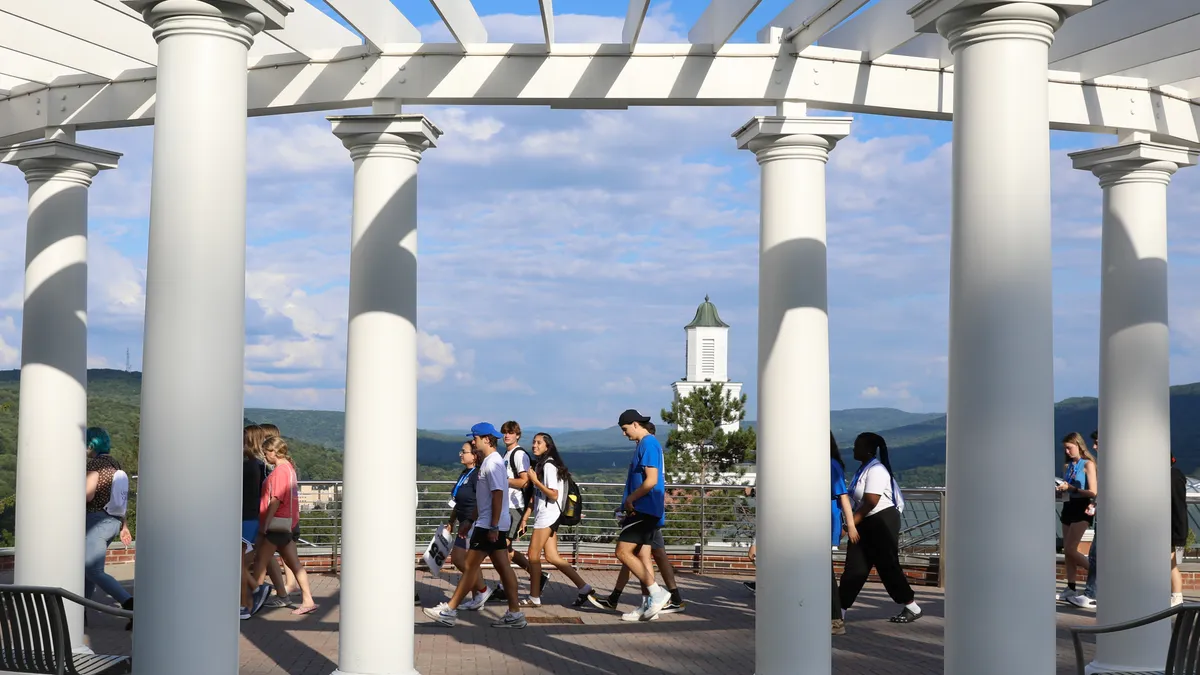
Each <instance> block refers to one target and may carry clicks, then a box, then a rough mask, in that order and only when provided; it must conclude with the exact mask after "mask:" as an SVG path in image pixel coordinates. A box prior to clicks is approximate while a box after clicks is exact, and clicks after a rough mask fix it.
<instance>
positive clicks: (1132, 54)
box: [1053, 0, 1200, 80]
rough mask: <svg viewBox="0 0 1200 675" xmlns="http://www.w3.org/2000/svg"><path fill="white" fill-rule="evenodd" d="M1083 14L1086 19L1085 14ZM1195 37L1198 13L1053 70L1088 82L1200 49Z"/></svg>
mask: <svg viewBox="0 0 1200 675" xmlns="http://www.w3.org/2000/svg"><path fill="white" fill-rule="evenodd" d="M1115 1H1116V0H1109V2H1106V3H1104V5H1101V6H1100V7H1099V8H1097V9H1101V8H1103V7H1107V6H1108V5H1111V4H1113V3H1114V2H1115ZM1151 4H1153V3H1151ZM1084 15H1085V16H1086V13H1085V14H1084ZM1067 23H1068V24H1069V23H1070V22H1067ZM1198 35H1200V13H1197V15H1196V16H1192V17H1190V18H1187V19H1183V20H1182V21H1176V22H1173V23H1170V24H1167V25H1165V26H1163V27H1161V28H1156V29H1154V30H1150V31H1146V32H1143V33H1139V34H1137V35H1134V36H1132V37H1128V38H1125V39H1124V40H1120V41H1118V42H1113V43H1111V44H1108V45H1105V46H1103V47H1100V48H1098V49H1093V50H1091V51H1087V52H1083V53H1082V54H1078V55H1076V56H1073V57H1071V58H1067V59H1061V60H1059V61H1057V62H1055V63H1054V64H1053V67H1054V68H1055V69H1057V70H1067V71H1075V72H1078V73H1079V76H1080V77H1081V78H1082V79H1084V80H1091V79H1094V78H1097V77H1102V76H1104V75H1111V74H1113V73H1120V72H1125V71H1129V70H1132V69H1135V68H1138V67H1140V66H1146V65H1148V64H1153V63H1155V62H1157V61H1163V60H1165V59H1170V58H1173V57H1176V56H1181V55H1183V54H1188V53H1191V52H1194V51H1196V50H1200V39H1197V36H1198Z"/></svg>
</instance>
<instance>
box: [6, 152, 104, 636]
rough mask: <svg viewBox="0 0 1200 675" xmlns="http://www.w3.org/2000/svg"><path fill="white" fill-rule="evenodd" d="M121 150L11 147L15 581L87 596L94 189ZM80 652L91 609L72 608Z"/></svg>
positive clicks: (69, 607) (8, 157)
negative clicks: (16, 176) (22, 195)
mask: <svg viewBox="0 0 1200 675" xmlns="http://www.w3.org/2000/svg"><path fill="white" fill-rule="evenodd" d="M119 157H120V155H119V154H118V153H114V152H107V151H105V150H98V149H96V148H89V147H85V146H81V145H75V144H72V143H67V142H63V141H56V140H46V141H37V142H35V143H29V144H26V145H20V146H15V147H12V148H9V149H7V150H5V151H4V155H3V161H4V162H5V163H8V164H15V165H16V166H17V167H18V168H19V169H21V171H23V172H24V173H25V180H26V182H28V183H29V221H28V230H27V234H26V239H25V307H24V310H23V311H22V314H21V394H20V411H19V413H18V427H17V460H18V461H17V499H18V500H19V504H20V508H18V509H17V521H16V533H15V534H16V539H17V559H16V571H15V572H16V573H15V576H14V580H15V582H16V583H18V584H22V585H30V586H56V587H59V588H65V589H66V590H68V591H71V592H72V593H76V594H78V595H83V562H84V550H83V548H84V547H83V539H84V501H85V499H84V498H85V494H84V493H85V487H84V474H85V468H84V467H85V464H86V452H87V451H86V449H85V448H84V434H83V432H84V429H85V428H86V427H87V224H88V186H89V185H91V184H92V177H93V176H95V175H96V173H97V172H99V171H100V170H101V169H111V168H114V167H115V166H116V165H117V159H118V158H119ZM67 624H68V627H69V629H70V631H71V642H72V647H73V648H75V649H84V648H85V647H84V642H83V608H82V607H79V606H78V605H74V604H72V603H67Z"/></svg>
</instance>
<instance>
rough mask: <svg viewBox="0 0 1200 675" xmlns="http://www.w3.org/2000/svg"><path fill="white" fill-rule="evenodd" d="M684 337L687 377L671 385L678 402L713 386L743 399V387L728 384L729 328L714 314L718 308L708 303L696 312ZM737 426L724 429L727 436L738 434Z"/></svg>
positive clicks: (706, 300) (704, 303) (705, 300)
mask: <svg viewBox="0 0 1200 675" xmlns="http://www.w3.org/2000/svg"><path fill="white" fill-rule="evenodd" d="M683 331H684V333H685V334H686V335H687V343H686V347H685V360H686V363H687V369H686V371H685V372H686V374H685V376H684V378H683V379H682V380H678V381H676V382H674V383H672V384H671V389H672V390H674V392H675V396H676V397H677V398H683V397H685V396H687V395H688V394H690V393H691V392H692V391H694V390H696V389H698V388H700V387H707V386H709V385H710V384H711V383H713V382H722V383H724V384H725V392H726V393H727V394H729V395H730V396H732V397H734V398H737V397H740V396H741V395H742V383H741V382H730V381H729V324H727V323H725V322H724V321H722V320H721V317H720V315H719V314H717V306H716V305H714V304H712V302H710V301H709V298H708V296H707V295H705V296H704V302H702V303H700V306H699V307H697V308H696V316H695V317H694V318H692V322H691V323H689V324H688V325H686V326H684V327H683ZM739 426H740V425H739V424H738V423H737V422H734V423H732V424H726V425H723V426H722V428H723V429H724V430H725V432H726V433H731V432H734V431H737V430H738V427H739Z"/></svg>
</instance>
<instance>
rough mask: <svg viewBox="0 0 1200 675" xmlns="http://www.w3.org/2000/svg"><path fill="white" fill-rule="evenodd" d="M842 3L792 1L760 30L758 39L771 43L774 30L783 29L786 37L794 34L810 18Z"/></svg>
mask: <svg viewBox="0 0 1200 675" xmlns="http://www.w3.org/2000/svg"><path fill="white" fill-rule="evenodd" d="M840 2H841V0H792V4H790V5H788V6H787V7H784V8H783V9H782V10H780V12H779V13H778V14H776V15H775V18H773V19H771V20H770V21H768V22H767V25H765V26H763V27H762V28H761V29H759V31H758V35H757V39H758V41H759V42H763V43H766V42H770V39H771V29H772V28H780V29H783V34H784V36H787V35H788V34H789V33H794V32H795V31H797V30H799V29H801V28H803V27H804V26H805V22H806V21H807V20H808V19H809V18H811V17H813V16H814V15H816V14H817V13H819V12H822V11H824V10H826V9H829V8H831V7H833V6H835V5H837V4H839V3H840Z"/></svg>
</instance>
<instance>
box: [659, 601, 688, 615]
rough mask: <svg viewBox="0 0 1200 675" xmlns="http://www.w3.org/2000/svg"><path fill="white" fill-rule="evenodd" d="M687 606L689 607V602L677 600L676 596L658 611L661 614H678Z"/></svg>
mask: <svg viewBox="0 0 1200 675" xmlns="http://www.w3.org/2000/svg"><path fill="white" fill-rule="evenodd" d="M685 607H687V603H686V602H684V601H683V600H676V599H675V598H671V599H670V600H669V601H667V604H666V606H665V607H663V608H662V609H660V610H658V613H659V614H678V613H679V612H682V611H683V609H684V608H685Z"/></svg>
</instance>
